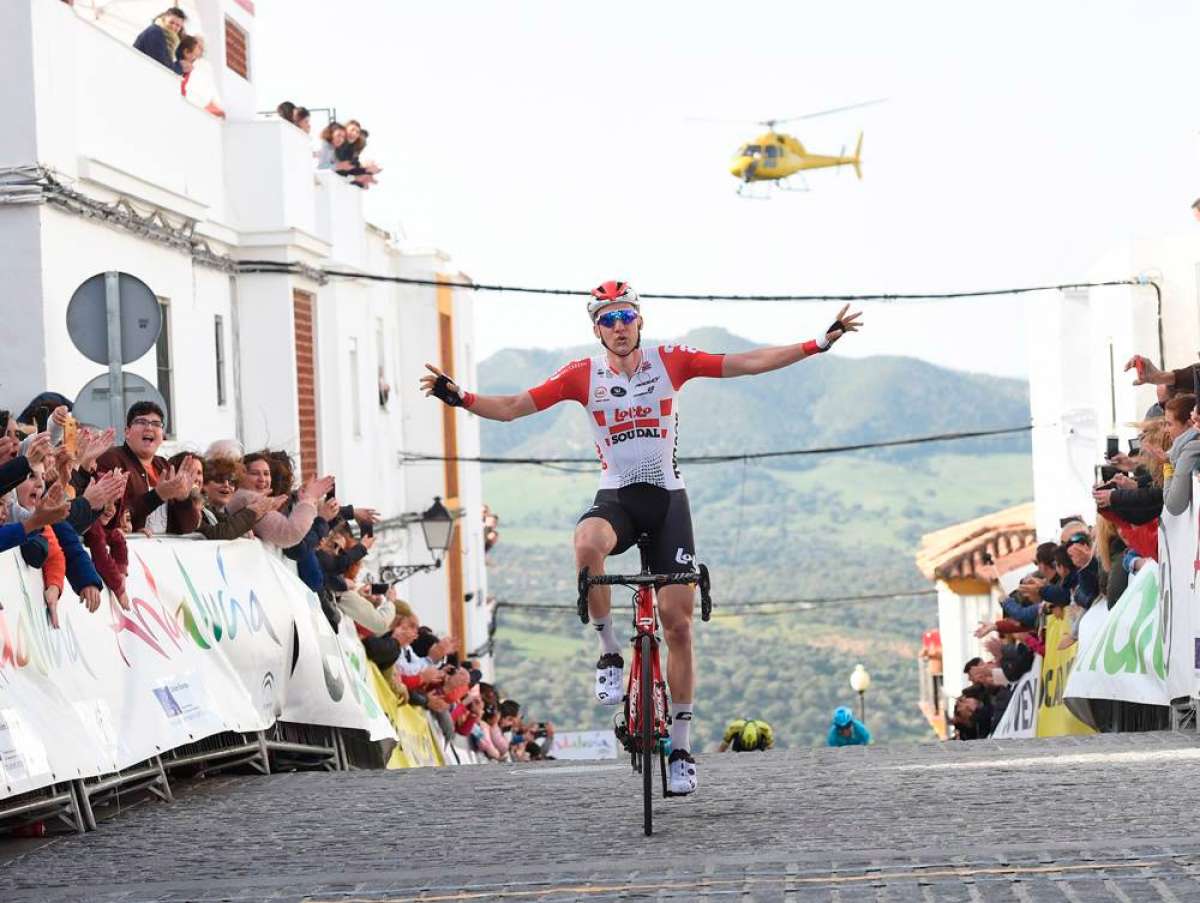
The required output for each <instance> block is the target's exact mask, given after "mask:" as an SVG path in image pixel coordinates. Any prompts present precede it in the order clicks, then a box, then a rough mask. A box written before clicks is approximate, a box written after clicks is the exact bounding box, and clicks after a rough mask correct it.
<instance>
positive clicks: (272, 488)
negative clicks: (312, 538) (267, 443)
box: [226, 449, 333, 549]
mask: <svg viewBox="0 0 1200 903" xmlns="http://www.w3.org/2000/svg"><path fill="white" fill-rule="evenodd" d="M271 454H272V453H271V452H269V451H267V450H266V449H264V450H263V451H257V452H251V453H250V454H248V455H246V456H245V458H243V459H242V478H241V483H240V485H239V486H238V490H237V492H235V493H234V495H233V498H231V499H230V500H229V501H228V502H227V503H226V510H227V511H228V513H229V514H230V515H233V514H236V513H237V512H238V511H241V510H242V509H243V508H245V507H246V506H247V505H249V504H250V502H251V501H252V500H253V499H254V498H256V497H257V496H261V495H271V496H279V495H282V496H284V497H285V498H286V501H285V502H284V503H283V504H282V506H281V507H280V508H279V510H277V511H271V510H268V511H267V512H266V513H264V514H263V516H262V517H261V518H259V519H258V520H257V521H256V522H255V524H254V535H255V536H257V537H258V538H259V539H261V540H262V541H263V542H265V543H269V544H270V545H273V546H276V547H278V548H281V549H286V548H288V547H290V546H294V545H295V544H296V543H298V542H300V540H302V539H304V537H305V536H306V535H307V534H308V531H309V528H311V527H312V523H313V520H314V519H315V518H316V516H317V505H318V504H319V503H320V501H321V499H322V497H323V496H324V495H325V493H327V492H328V491H329V490H330V489H331V488H333V477H331V476H325V477H318V478H316V479H313V480H309V481H308V482H307V483H305V484H304V485H303V486H301V487H300V490H299V492H296V493H294V494H293V493H292V492H291V471H290V469H288V470H287V471H286V473H285V470H284V468H283V467H282V462H280V461H279V460H278V459H276V474H275V475H274V476H273V473H272V467H271V457H270V455H271ZM277 487H278V491H277Z"/></svg>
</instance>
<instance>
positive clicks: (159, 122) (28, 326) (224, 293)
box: [0, 0, 487, 646]
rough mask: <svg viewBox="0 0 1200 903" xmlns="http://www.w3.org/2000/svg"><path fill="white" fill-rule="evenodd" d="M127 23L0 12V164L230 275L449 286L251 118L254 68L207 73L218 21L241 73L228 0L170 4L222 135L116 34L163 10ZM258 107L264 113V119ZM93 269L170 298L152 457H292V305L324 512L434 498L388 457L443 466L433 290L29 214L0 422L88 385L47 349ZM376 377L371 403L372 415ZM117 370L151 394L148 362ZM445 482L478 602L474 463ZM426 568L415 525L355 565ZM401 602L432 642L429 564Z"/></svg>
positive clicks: (482, 628) (433, 583)
mask: <svg viewBox="0 0 1200 903" xmlns="http://www.w3.org/2000/svg"><path fill="white" fill-rule="evenodd" d="M145 6H146V5H145V4H143V3H140V2H139V0H130V2H127V3H122V4H121V5H120V6H119V7H114V12H118V13H119V15H117V16H114V17H113V18H109V19H107V20H103V19H102V21H100V22H99V23H97V22H95V21H89V18H88V16H90V13H88V16H82V15H77V14H76V11H73V10H72V9H71V8H70V7H67V6H66V5H65V4H61V3H52V2H43V0H14V2H11V3H0V36H3V44H4V50H5V52H4V53H2V54H0V99H3V100H4V101H5V109H6V114H7V115H9V117H10V119H9V123H10V125H11V126H12V127H11V128H6V129H4V130H0V165H34V164H42V165H49V166H52V167H53V168H54V169H55V170H57V171H59V172H61V173H62V174H63V175H64V176H65V177H67V178H69V179H70V180H72V184H73V185H75V186H76V187H77V188H78V189H79V190H80V191H82V192H83V193H85V194H86V195H88V196H90V197H93V198H96V199H99V200H101V201H112V200H115V199H117V198H119V197H124V198H128V199H132V200H133V201H135V203H136V204H137V205H138V206H139V209H140V210H141V211H142V212H149V211H150V210H151V209H157V210H159V211H162V212H164V213H165V214H166V216H167V217H168V219H170V221H171V222H173V223H176V224H182V223H184V222H185V221H186V220H194V222H195V232H196V234H197V235H199V236H203V237H205V238H206V239H207V240H208V242H209V245H210V247H211V249H212V250H213V251H214V252H216V253H218V254H226V255H229V256H233V257H236V258H238V259H241V260H244V261H245V260H260V259H261V260H272V261H287V262H300V263H305V264H308V265H311V266H318V267H325V268H344V269H352V270H359V271H363V272H372V273H390V274H393V275H404V276H418V277H421V278H432V277H433V276H435V275H436V274H437V273H446V272H453V267H452V266H451V264H450V262H449V260H448V259H447V257H446V256H445V255H444V254H441V253H440V252H433V251H422V252H405V251H402V250H401V249H400V248H398V247H397V246H396V245H395V244H394V243H393V242H392V241H391V240H390V239H389V237H388V236H387V234H386V233H384V232H382V231H381V230H379V229H377V228H375V227H373V226H371V225H369V224H368V223H367V222H366V221H365V220H364V218H363V213H362V193H361V191H360V190H359V189H357V188H354V187H352V186H350V185H348V184H347V183H345V182H344V181H343V180H341V179H339V178H337V177H336V176H333V175H332V174H330V173H317V172H315V171H314V169H313V166H314V163H313V159H312V155H311V147H310V145H309V142H308V139H307V137H306V136H304V135H303V134H302V133H301V132H299V131H298V130H296V129H293V128H291V127H290V126H288V125H287V124H285V123H282V122H279V121H278V120H265V121H263V120H256V119H254V117H253V113H254V110H256V109H258V108H259V103H258V101H257V99H256V98H254V96H253V85H252V81H253V75H254V61H253V58H252V59H251V64H250V65H251V81H250V82H249V83H247V82H244V81H243V80H241V79H239V78H238V77H237V76H234V75H233V74H232V73H228V72H227V71H226V70H225V68H224V61H223V49H222V48H221V46H220V45H221V43H222V41H223V22H224V18H223V17H224V16H226V15H229V16H231V17H232V18H235V19H236V20H238V21H239V22H240V23H241V24H242V25H243V27H245V28H246V29H247V31H248V32H250V52H251V54H252V56H253V50H254V42H253V24H254V23H253V18H252V17H251V16H249V15H248V14H246V13H245V11H244V10H242V8H241V7H240V6H238V5H237V4H236V3H234V2H232V0H195V2H194V4H191V3H189V4H185V8H186V9H188V11H189V13H193V12H194V13H195V15H194V16H193V17H192V18H193V22H199V23H201V28H200V30H202V31H204V32H205V33H206V36H207V37H208V38H209V42H208V43H209V56H210V59H211V60H212V62H213V64H214V67H215V68H216V69H217V70H218V71H219V72H220V73H221V76H220V77H221V78H222V80H223V81H222V89H221V93H222V96H223V99H224V101H225V106H226V109H227V110H229V111H230V114H231V115H230V118H229V120H228V121H227V122H221V121H219V120H217V119H214V118H213V117H211V116H209V115H208V114H206V113H204V112H203V111H199V110H196V109H195V108H194V107H192V106H191V105H190V104H188V103H187V102H186V101H185V100H184V99H183V98H182V97H181V96H180V95H179V82H178V79H176V78H174V77H173V76H172V75H170V74H169V73H168V72H166V71H165V70H163V69H162V67H160V66H158V65H157V64H156V63H154V62H153V61H151V60H149V59H147V58H146V57H144V56H143V55H142V54H140V53H138V52H137V51H135V50H133V49H132V47H131V46H130V44H131V42H132V40H133V36H134V35H136V34H137V32H138V31H140V30H141V28H142V27H144V26H145V24H146V23H148V22H149V21H150V19H151V18H152V16H153V15H154V14H155V13H156V12H159V11H161V10H160V9H158V5H157V4H155V8H154V9H150V8H149V7H146V8H145V9H143V7H145ZM84 12H87V11H86V10H84ZM214 38H216V39H215V40H214ZM230 79H233V81H230ZM276 102H277V99H276V98H271V99H269V102H267V103H266V106H267V107H274V106H275V104H276ZM105 270H123V271H126V272H130V273H133V274H134V275H137V276H138V277H139V278H141V279H142V280H143V281H145V282H146V283H147V284H148V285H149V286H150V288H151V289H152V290H153V291H154V292H155V294H157V295H158V296H160V297H162V298H166V299H168V301H169V312H170V313H169V316H170V331H171V351H172V359H173V370H174V380H173V395H174V397H173V401H174V408H175V420H176V422H175V424H174V427H175V433H176V435H177V436H178V437H179V440H180V441H179V442H176V443H173V445H172V448H174V447H178V446H179V445H180V444H182V445H185V446H188V447H191V448H194V449H198V450H203V449H204V448H206V447H207V446H208V444H209V443H210V442H212V441H213V440H215V439H218V438H224V437H228V436H234V435H236V436H237V437H238V438H240V439H241V440H242V442H243V443H244V444H245V446H246V447H247V448H248V449H255V448H259V447H262V446H270V447H273V448H284V449H286V450H288V451H290V452H293V453H295V452H296V451H297V450H298V446H299V443H298V406H297V392H296V377H295V348H294V340H293V322H292V319H293V314H292V311H293V291H294V290H297V289H299V290H303V291H307V292H310V293H312V294H313V295H314V297H315V299H316V305H315V319H316V332H317V378H318V399H317V405H318V424H319V439H318V444H319V457H320V470H322V471H325V472H333V473H335V474H336V475H337V477H338V491H339V496H340V497H341V498H342V499H343V500H344V501H346V502H353V503H356V504H359V505H371V506H374V507H376V508H378V509H379V510H380V511H381V513H382V514H383V515H384V516H385V517H394V516H396V515H399V514H402V513H405V512H419V511H423V510H425V509H426V508H428V507H429V505H430V504H431V503H432V501H433V498H434V496H435V495H436V496H443V497H444V496H445V495H446V490H445V480H444V475H443V469H442V466H441V465H440V464H435V465H419V466H405V467H401V466H400V465H399V459H398V455H399V452H400V451H402V450H406V449H408V450H419V451H426V452H430V453H433V454H441V453H442V452H443V449H442V406H441V405H440V404H439V403H437V402H436V401H431V400H429V399H426V398H424V396H423V395H422V394H421V393H420V391H419V388H418V379H419V378H420V375H421V374H422V373H423V372H424V363H425V361H426V360H434V359H436V358H437V357H438V354H439V343H438V320H437V298H436V294H435V291H434V289H432V288H430V287H421V286H404V285H397V284H391V283H386V282H368V281H355V280H345V279H332V280H330V281H329V282H327V283H326V284H324V285H318V284H316V283H314V282H311V281H309V280H307V279H306V278H304V277H302V276H295V275H285V274H267V273H260V274H242V275H239V276H238V277H236V279H231V278H230V276H229V275H228V274H227V273H224V272H222V271H220V270H216V269H212V268H207V267H205V266H201V265H198V264H197V263H195V262H194V261H193V260H192V258H191V257H190V255H189V254H187V253H186V252H181V251H180V250H178V249H175V248H171V247H168V246H166V245H163V244H159V243H156V242H154V241H150V240H147V239H145V238H142V237H140V236H137V235H134V234H131V233H129V232H126V231H122V230H119V229H117V228H114V227H112V226H109V225H106V224H104V223H101V222H98V221H96V220H93V219H85V218H82V217H79V216H75V215H72V214H69V213H66V212H64V211H62V210H60V209H58V208H56V207H52V206H49V205H41V206H12V205H3V206H0V272H3V274H4V277H5V289H6V290H5V292H3V293H0V317H3V318H4V319H5V320H6V321H7V322H19V323H21V324H22V331H21V341H20V342H11V343H9V344H8V346H6V353H5V355H4V356H3V358H0V406H3V407H7V408H10V409H20V408H21V407H23V406H24V404H25V403H26V402H27V401H28V399H29V398H30V397H32V396H33V395H34V394H36V393H37V392H39V391H42V390H43V389H45V388H47V387H48V388H52V389H55V390H57V391H60V392H63V394H66V395H68V396H74V394H75V393H76V392H77V391H78V390H79V388H81V387H82V385H83V384H84V383H85V382H86V381H87V380H88V379H90V378H92V377H93V376H96V375H98V374H99V373H100V372H102V370H103V368H102V367H101V366H100V365H97V364H93V363H91V362H89V361H87V360H86V359H85V358H83V356H82V355H81V354H79V352H77V351H76V350H75V349H74V347H73V346H72V345H71V343H70V342H69V340H68V339H67V337H66V335H65V313H66V307H67V303H68V301H69V299H70V296H71V293H72V292H73V291H74V289H75V288H76V286H78V285H79V283H80V282H82V281H83V280H85V279H86V278H88V277H90V276H92V275H93V274H95V273H98V272H103V271H105ZM454 307H455V344H456V348H455V358H456V360H457V361H458V366H457V369H458V374H457V375H458V376H459V377H460V378H461V379H462V380H463V382H464V383H465V384H467V385H474V384H475V383H476V382H477V379H476V376H475V360H474V357H475V356H474V352H473V345H474V336H473V333H472V324H473V316H472V312H471V297H470V295H469V294H466V293H460V294H458V295H457V296H456V299H455V304H454ZM218 315H219V316H221V317H222V319H223V321H224V325H225V330H226V335H227V337H228V339H229V341H228V342H227V344H226V349H225V353H226V357H227V364H226V377H227V386H228V391H229V397H228V401H227V403H226V404H224V405H221V404H218V402H217V388H216V385H217V381H216V348H215V337H214V326H215V321H214V317H216V316H218ZM381 332H382V340H381ZM352 346H356V347H357V368H355V369H352V368H351V365H350V353H349V352H350V348H351V347H352ZM381 346H382V355H381V353H380V348H381ZM381 367H382V369H383V372H384V375H385V378H386V379H387V381H388V383H389V384H390V386H391V397H390V399H389V401H388V404H387V406H386V407H384V408H381V407H380V405H379V399H378V376H379V372H380V368H381ZM127 369H129V370H130V371H132V372H134V373H138V374H140V375H142V376H144V377H146V378H147V379H149V380H150V381H151V382H155V381H156V379H157V372H156V366H155V358H154V354H153V352H151V353H150V354H148V355H146V356H145V357H144V358H142V359H141V360H139V361H136V362H134V363H133V364H131V365H129V366H128V368H127ZM355 399H357V403H356V402H355ZM356 408H357V409H356ZM356 413H357V418H356ZM457 416H458V418H459V423H458V432H459V443H460V452H461V453H462V454H464V455H474V454H478V451H479V429H478V421H477V420H476V418H474V417H473V416H471V415H469V414H466V413H465V412H459V413H458V414H457ZM356 422H357V424H358V427H357V429H356V427H355V424H356ZM460 481H461V487H462V488H461V500H462V505H463V506H464V507H465V508H466V510H467V516H466V517H464V518H463V519H462V520H461V521H460V522H459V525H458V528H459V529H460V530H461V531H463V540H464V542H463V547H464V552H463V558H464V561H463V564H464V587H465V591H466V592H474V593H475V594H476V599H477V600H482V599H483V598H484V596H485V595H486V591H487V575H486V571H485V570H484V564H483V539H482V525H481V511H482V485H481V477H480V472H479V467H478V465H461V466H460ZM428 560H429V553H428V551H427V550H426V547H425V543H424V540H423V537H422V535H421V532H420V529H419V528H418V527H411V528H408V529H407V530H399V531H392V533H391V535H388V536H384V537H381V540H380V543H379V545H378V546H377V547H376V551H375V553H374V554H373V555H372V556H371V559H370V560H369V561H368V566H369V567H371V568H378V566H379V565H380V564H384V563H398V564H400V563H409V562H413V563H417V562H425V561H428ZM401 591H402V595H403V596H404V597H405V598H407V599H409V600H410V601H411V602H412V603H413V604H414V606H415V607H416V609H417V611H418V612H419V613H420V614H421V616H422V619H423V620H424V621H425V622H426V623H428V624H429V625H430V626H432V627H433V628H434V629H435V630H439V631H440V630H444V629H445V628H446V627H447V626H448V623H449V607H448V606H449V598H448V569H447V568H443V569H442V570H440V571H437V572H435V573H431V574H423V575H419V576H417V577H415V578H413V579H412V580H410V581H409V582H408V583H406V584H404V585H403V586H402V587H401ZM479 605H480V603H479V602H478V601H477V602H475V603H473V604H471V605H469V606H468V608H467V624H468V634H469V640H470V645H471V646H475V645H478V643H480V642H482V639H483V638H484V637H485V635H486V626H487V625H486V620H485V619H484V618H483V617H482V615H481V614H479ZM472 612H476V614H477V616H474V617H473V616H472Z"/></svg>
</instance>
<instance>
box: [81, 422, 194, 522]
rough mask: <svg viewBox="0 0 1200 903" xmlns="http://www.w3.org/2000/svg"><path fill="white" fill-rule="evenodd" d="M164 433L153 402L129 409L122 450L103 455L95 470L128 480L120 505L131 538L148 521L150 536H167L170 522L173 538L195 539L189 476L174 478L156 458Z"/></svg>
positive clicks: (178, 474)
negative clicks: (190, 536)
mask: <svg viewBox="0 0 1200 903" xmlns="http://www.w3.org/2000/svg"><path fill="white" fill-rule="evenodd" d="M164 429H165V417H164V416H163V412H162V409H161V408H160V407H159V406H158V405H156V404H155V403H154V402H152V401H139V402H137V403H136V404H134V405H131V406H130V408H129V410H128V411H127V412H126V414H125V444H124V445H121V446H117V447H115V448H110V449H109V450H108V451H106V452H105V453H104V454H102V455H101V456H100V457H99V458H98V459H97V461H96V470H97V472H98V473H105V472H106V471H109V470H118V469H119V470H123V471H125V473H127V474H128V475H129V480H128V482H126V484H125V496H124V500H123V504H124V506H125V507H126V508H127V509H128V511H129V517H130V523H131V524H132V527H133V530H134V531H135V532H138V531H143V530H145V529H146V525H147V522H148V521H149V523H150V529H151V532H154V533H166V532H167V521H168V517H169V518H170V520H171V521H172V526H173V527H174V528H175V532H178V533H194V532H196V528H197V527H198V526H199V525H200V512H199V510H197V508H196V506H195V505H193V504H191V502H190V501H189V500H188V495H189V493H190V492H191V489H192V475H191V474H190V473H189V472H188V468H186V467H181V468H179V471H178V472H176V471H175V470H173V469H172V468H171V467H169V466H168V465H167V462H166V459H164V458H161V457H159V455H158V449H159V446H161V445H162V443H163V438H164V437H165V435H166V434H165V433H164ZM164 503H166V505H167V506H168V507H167V508H164V507H163V506H164ZM168 509H169V510H168Z"/></svg>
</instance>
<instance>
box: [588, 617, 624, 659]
mask: <svg viewBox="0 0 1200 903" xmlns="http://www.w3.org/2000/svg"><path fill="white" fill-rule="evenodd" d="M592 626H593V627H595V628H596V635H597V636H599V637H600V654H601V655H609V654H611V653H613V652H616V653H618V654H619V653H620V652H621V647H620V646H618V645H617V634H616V633H615V632H614V631H613V625H612V617H611V616H610V617H607V618H592Z"/></svg>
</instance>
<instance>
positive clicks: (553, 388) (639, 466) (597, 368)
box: [529, 345, 725, 489]
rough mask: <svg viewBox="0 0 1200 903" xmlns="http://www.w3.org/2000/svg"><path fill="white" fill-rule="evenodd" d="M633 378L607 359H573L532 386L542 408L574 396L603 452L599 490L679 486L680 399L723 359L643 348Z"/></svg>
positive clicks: (717, 371) (673, 348)
mask: <svg viewBox="0 0 1200 903" xmlns="http://www.w3.org/2000/svg"><path fill="white" fill-rule="evenodd" d="M643 358H644V359H643V361H642V363H641V365H640V366H639V367H638V369H637V370H636V371H635V372H634V374H633V376H630V377H626V376H625V375H624V374H622V373H619V372H617V371H616V370H613V369H612V368H611V367H610V366H609V365H608V359H607V357H606V356H603V355H601V356H599V357H594V358H584V359H582V360H577V361H571V363H569V364H567V365H566V366H565V367H563V368H562V369H561V370H559V371H558V372H557V373H555V374H554V375H553V376H552V377H550V378H549V379H548V380H546V381H545V382H544V383H542V384H541V385H540V386H536V387H534V388H532V389H530V390H529V394H530V396H531V397H532V398H533V403H534V404H535V405H536V406H537V409H538V410H539V411H544V410H545V409H546V408H548V407H550V406H552V405H555V404H558V403H559V402H560V401H577V402H579V403H580V404H581V405H583V406H584V407H585V408H587V411H588V424H589V426H590V427H591V429H592V438H593V439H594V441H595V443H596V453H597V454H598V455H599V456H600V488H601V489H620V488H621V487H623V486H629V485H631V484H633V483H650V484H651V485H654V486H661V487H662V488H664V489H682V488H683V478H682V477H681V476H680V474H679V468H678V466H677V463H676V451H677V448H678V425H679V411H678V409H677V407H676V404H675V396H676V395H677V394H678V392H679V390H680V389H681V388H682V387H683V384H684V383H686V382H687V381H688V380H689V379H693V378H694V377H697V376H708V377H719V376H720V375H721V368H722V364H723V362H724V359H725V356H724V355H723V354H709V353H707V352H704V351H697V350H696V349H695V348H689V347H688V346H687V345H659V346H657V347H655V348H649V349H646V350H645V351H644V352H643Z"/></svg>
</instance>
